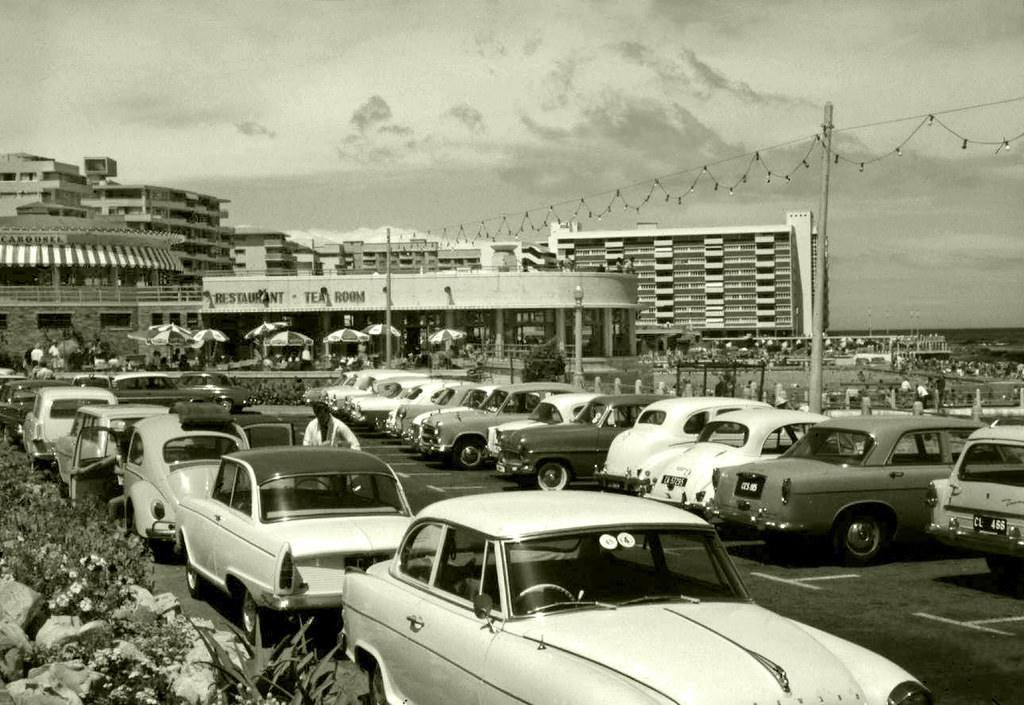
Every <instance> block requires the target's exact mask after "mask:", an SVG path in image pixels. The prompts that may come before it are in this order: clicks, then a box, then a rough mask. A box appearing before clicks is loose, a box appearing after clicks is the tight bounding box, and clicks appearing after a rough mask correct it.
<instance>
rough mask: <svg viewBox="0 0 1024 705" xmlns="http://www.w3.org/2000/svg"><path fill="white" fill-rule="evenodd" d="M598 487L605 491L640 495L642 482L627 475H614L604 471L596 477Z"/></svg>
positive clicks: (599, 472)
mask: <svg viewBox="0 0 1024 705" xmlns="http://www.w3.org/2000/svg"><path fill="white" fill-rule="evenodd" d="M594 479H595V480H597V484H598V486H599V487H600V488H601V489H603V490H615V491H618V492H631V493H634V494H636V493H639V492H640V487H641V484H642V483H641V480H640V478H639V477H626V476H625V475H612V474H610V473H608V472H605V471H604V470H600V471H598V472H597V473H596V474H595V475H594Z"/></svg>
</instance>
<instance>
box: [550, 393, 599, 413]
mask: <svg viewBox="0 0 1024 705" xmlns="http://www.w3.org/2000/svg"><path fill="white" fill-rule="evenodd" d="M595 396H596V395H595V394H594V393H593V392H567V393H565V394H555V395H553V396H550V397H548V398H547V399H542V400H541V402H540V403H541V404H550V405H551V406H553V407H555V408H556V409H558V410H559V411H562V410H564V409H571V408H572V407H574V406H576V405H577V404H579V403H580V402H585V401H590V400H591V399H593V398H594V397H595Z"/></svg>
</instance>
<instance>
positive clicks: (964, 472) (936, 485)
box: [928, 424, 1024, 587]
mask: <svg viewBox="0 0 1024 705" xmlns="http://www.w3.org/2000/svg"><path fill="white" fill-rule="evenodd" d="M928 504H929V505H930V506H931V510H932V516H931V522H930V524H929V525H928V533H929V534H931V535H932V536H934V537H935V538H937V539H938V540H939V541H942V542H943V543H947V544H949V545H951V546H959V547H961V548H967V549H971V550H974V551H980V552H981V553H984V554H985V560H986V561H987V562H988V567H989V570H991V571H992V575H993V577H994V578H995V579H996V581H997V582H998V583H1000V584H1002V585H1004V586H1006V587H1019V586H1021V585H1022V584H1024V426H1019V425H1015V424H1002V425H999V426H994V427H992V428H981V429H978V430H977V431H975V432H974V433H972V434H971V436H970V438H968V439H967V445H965V446H964V449H963V452H961V453H960V457H959V459H958V460H957V464H956V467H955V468H953V471H952V472H951V473H950V474H949V476H948V477H945V478H942V479H939V480H935V481H934V482H932V485H931V487H930V488H929V490H928Z"/></svg>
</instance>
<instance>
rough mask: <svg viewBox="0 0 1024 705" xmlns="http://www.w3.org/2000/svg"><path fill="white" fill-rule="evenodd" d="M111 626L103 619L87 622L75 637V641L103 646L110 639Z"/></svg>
mask: <svg viewBox="0 0 1024 705" xmlns="http://www.w3.org/2000/svg"><path fill="white" fill-rule="evenodd" d="M110 633H111V629H110V625H109V624H108V623H107V622H106V621H104V620H102V619H94V620H92V621H91V622H86V623H85V624H83V625H82V627H81V628H80V629H79V630H78V633H77V634H76V635H75V641H77V642H79V643H81V644H101V643H103V642H105V641H109V639H110Z"/></svg>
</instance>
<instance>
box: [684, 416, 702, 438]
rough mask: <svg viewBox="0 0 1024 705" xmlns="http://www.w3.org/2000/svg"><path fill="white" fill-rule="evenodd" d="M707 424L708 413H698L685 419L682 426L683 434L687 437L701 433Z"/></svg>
mask: <svg viewBox="0 0 1024 705" xmlns="http://www.w3.org/2000/svg"><path fill="white" fill-rule="evenodd" d="M707 422H708V412H706V411H698V412H697V413H696V414H694V415H692V416H690V417H689V418H688V419H686V423H684V424H683V433H686V434H689V435H695V434H698V433H700V432H701V430H702V429H703V428H704V426H705V425H707Z"/></svg>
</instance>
